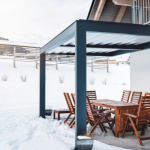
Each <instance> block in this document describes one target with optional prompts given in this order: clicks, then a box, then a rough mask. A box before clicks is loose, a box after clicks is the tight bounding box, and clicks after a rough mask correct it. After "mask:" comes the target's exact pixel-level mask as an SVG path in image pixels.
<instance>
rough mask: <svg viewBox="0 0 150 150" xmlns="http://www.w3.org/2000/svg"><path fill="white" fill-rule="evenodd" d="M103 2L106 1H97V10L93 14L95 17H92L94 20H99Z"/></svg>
mask: <svg viewBox="0 0 150 150" xmlns="http://www.w3.org/2000/svg"><path fill="white" fill-rule="evenodd" d="M105 2H106V0H100V1H99V4H98V7H97V10H96V13H95V16H94V20H99V18H100V16H101V13H102V10H103V8H104V5H105Z"/></svg>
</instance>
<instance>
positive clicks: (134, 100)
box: [130, 91, 142, 104]
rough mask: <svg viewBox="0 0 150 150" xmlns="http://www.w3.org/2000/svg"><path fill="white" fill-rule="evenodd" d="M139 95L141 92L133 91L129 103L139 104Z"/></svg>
mask: <svg viewBox="0 0 150 150" xmlns="http://www.w3.org/2000/svg"><path fill="white" fill-rule="evenodd" d="M141 96H142V92H135V91H133V93H132V96H131V100H130V103H134V104H139V102H140V98H141Z"/></svg>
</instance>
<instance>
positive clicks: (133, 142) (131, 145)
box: [94, 127, 150, 150]
mask: <svg viewBox="0 0 150 150" xmlns="http://www.w3.org/2000/svg"><path fill="white" fill-rule="evenodd" d="M138 133H140V132H138ZM94 136H95V139H96V140H98V141H100V142H103V143H106V144H109V145H113V146H116V147H122V148H126V149H132V150H150V140H143V141H142V142H143V145H144V146H141V145H140V143H139V141H138V139H137V137H136V135H132V132H126V133H125V136H124V138H123V139H122V138H121V136H122V134H119V138H116V137H114V136H113V133H112V131H111V130H109V129H107V133H105V132H102V131H101V130H100V128H99V127H97V128H96V130H95V131H94ZM142 137H150V128H148V129H146V130H145V135H144V136H142Z"/></svg>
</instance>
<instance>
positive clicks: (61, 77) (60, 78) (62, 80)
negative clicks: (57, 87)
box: [58, 75, 65, 83]
mask: <svg viewBox="0 0 150 150" xmlns="http://www.w3.org/2000/svg"><path fill="white" fill-rule="evenodd" d="M58 80H59V83H64V80H65V77H64V75H59V76H58Z"/></svg>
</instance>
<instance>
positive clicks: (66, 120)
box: [64, 113, 72, 123]
mask: <svg viewBox="0 0 150 150" xmlns="http://www.w3.org/2000/svg"><path fill="white" fill-rule="evenodd" d="M71 115H72V114H71V113H70V114H69V115H68V117H67V118H66V119H65V121H64V123H66V122H67V120H68V119H69V118H70V116H71Z"/></svg>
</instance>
